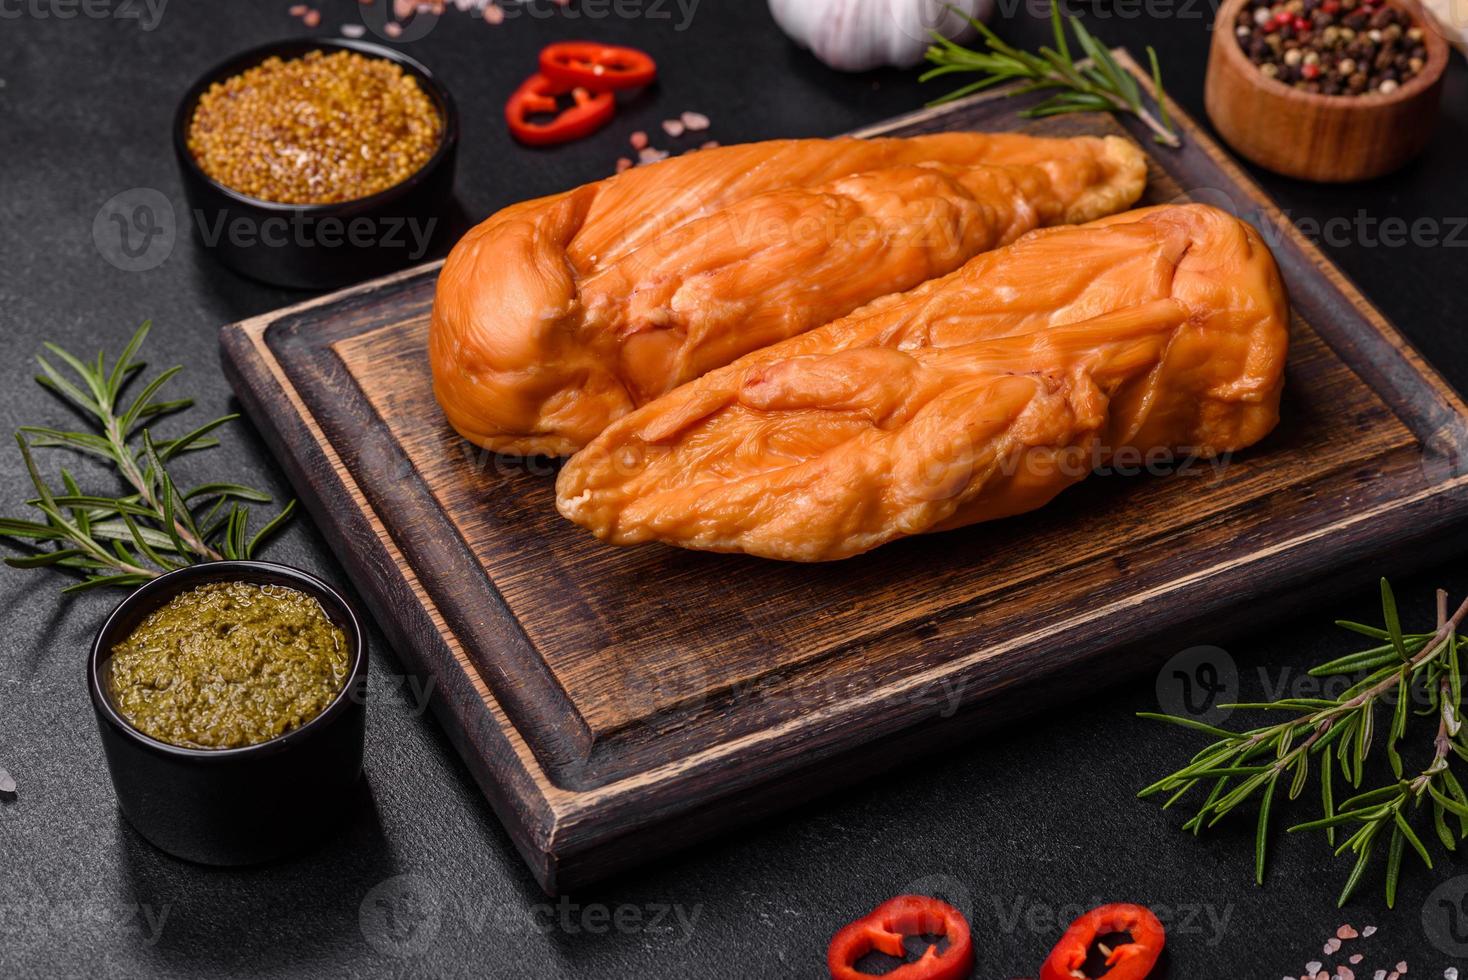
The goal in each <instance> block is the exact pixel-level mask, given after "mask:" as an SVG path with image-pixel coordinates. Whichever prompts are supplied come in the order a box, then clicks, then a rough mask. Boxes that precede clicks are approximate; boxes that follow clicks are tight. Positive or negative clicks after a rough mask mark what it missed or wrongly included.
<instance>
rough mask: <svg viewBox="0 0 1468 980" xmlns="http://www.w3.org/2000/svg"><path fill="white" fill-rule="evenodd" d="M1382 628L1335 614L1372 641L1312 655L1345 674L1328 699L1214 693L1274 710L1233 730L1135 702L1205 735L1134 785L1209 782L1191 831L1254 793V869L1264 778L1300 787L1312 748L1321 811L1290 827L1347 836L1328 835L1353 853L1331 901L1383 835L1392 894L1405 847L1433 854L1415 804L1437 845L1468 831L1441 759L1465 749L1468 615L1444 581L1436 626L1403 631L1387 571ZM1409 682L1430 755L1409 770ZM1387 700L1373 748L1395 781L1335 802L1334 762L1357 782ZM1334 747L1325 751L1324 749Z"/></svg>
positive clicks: (1352, 883) (1264, 832)
mask: <svg viewBox="0 0 1468 980" xmlns="http://www.w3.org/2000/svg"><path fill="white" fill-rule="evenodd" d="M1381 605H1382V620H1383V623H1384V628H1379V627H1375V626H1367V625H1364V624H1361V623H1355V622H1346V621H1339V622H1338V623H1337V625H1339V626H1342V627H1344V628H1345V629H1348V630H1351V631H1353V632H1355V633H1359V634H1362V635H1364V636H1367V637H1369V638H1370V639H1372V640H1373V641H1375V645H1374V646H1371V647H1369V648H1368V649H1365V650H1361V651H1359V652H1357V653H1352V654H1348V655H1347V656H1344V657H1340V658H1338V659H1336V660H1332V661H1331V662H1329V663H1326V664H1321V665H1320V666H1318V667H1315V668H1314V669H1312V670H1311V671H1310V675H1311V676H1314V677H1342V676H1344V677H1348V678H1351V679H1352V680H1353V683H1352V684H1351V686H1350V687H1348V688H1347V689H1346V690H1345V691H1344V692H1343V693H1342V694H1341V695H1340V696H1339V697H1337V698H1335V699H1334V700H1331V699H1325V698H1284V699H1281V700H1278V701H1271V702H1267V703H1256V704H1234V705H1222V706H1221V707H1227V708H1234V709H1255V710H1261V711H1282V712H1287V713H1289V714H1290V715H1291V716H1292V717H1290V718H1288V719H1286V720H1285V721H1282V722H1278V723H1275V724H1272V725H1266V726H1264V727H1261V728H1252V729H1248V730H1245V731H1241V732H1233V731H1228V730H1226V729H1222V728H1216V727H1214V726H1211V725H1205V724H1203V723H1201V722H1198V721H1196V720H1194V719H1191V718H1182V717H1178V716H1174V715H1165V714H1154V713H1151V712H1143V713H1142V714H1141V717H1143V718H1151V719H1155V720H1158V721H1165V722H1170V723H1173V724H1177V725H1181V726H1183V727H1186V728H1190V729H1194V730H1201V731H1205V732H1207V733H1209V734H1211V735H1213V736H1214V737H1215V741H1213V742H1212V743H1210V744H1209V745H1207V746H1205V747H1204V748H1203V750H1202V751H1200V752H1199V753H1198V754H1197V755H1195V756H1193V758H1192V761H1190V762H1189V763H1188V764H1187V765H1186V766H1184V767H1183V768H1181V769H1179V770H1178V771H1176V772H1174V773H1172V774H1171V775H1169V776H1166V777H1165V778H1163V779H1160V780H1158V781H1157V782H1155V783H1153V784H1152V785H1151V786H1148V787H1147V788H1146V789H1144V790H1142V792H1141V793H1140V794H1139V795H1140V796H1143V797H1148V796H1154V795H1157V794H1161V793H1166V794H1169V795H1168V799H1167V802H1166V803H1165V804H1164V806H1165V807H1166V806H1171V805H1172V804H1174V803H1176V802H1177V801H1178V800H1180V799H1182V798H1183V797H1184V796H1186V795H1188V794H1189V793H1190V792H1191V791H1192V790H1194V789H1202V788H1204V787H1206V788H1207V790H1208V792H1207V795H1206V797H1205V798H1204V800H1203V802H1202V804H1201V805H1200V806H1199V808H1198V810H1197V812H1196V813H1195V814H1194V815H1193V817H1192V818H1190V819H1189V820H1188V821H1187V822H1186V823H1185V824H1183V827H1184V829H1188V830H1192V831H1193V832H1194V833H1195V834H1196V833H1201V831H1202V830H1203V828H1205V827H1211V826H1213V825H1214V824H1216V823H1218V822H1219V821H1220V820H1222V819H1223V818H1224V817H1226V816H1227V815H1228V814H1229V813H1231V812H1233V811H1234V810H1236V809H1238V808H1239V807H1240V806H1241V805H1242V804H1243V803H1244V802H1245V801H1247V800H1249V799H1252V798H1255V797H1257V798H1258V799H1259V800H1260V806H1259V814H1258V821H1257V825H1256V830H1255V843H1254V855H1255V858H1254V877H1255V881H1256V882H1258V883H1260V884H1262V883H1263V881H1264V870H1265V855H1266V845H1267V842H1268V833H1269V823H1270V810H1271V804H1272V803H1273V801H1274V797H1275V790H1276V788H1277V787H1278V785H1279V784H1280V782H1281V780H1286V783H1285V785H1286V787H1287V796H1288V799H1289V800H1294V799H1296V798H1297V797H1299V796H1300V794H1301V792H1302V791H1303V790H1304V788H1305V785H1306V782H1307V780H1308V774H1309V772H1310V768H1311V764H1312V759H1313V760H1315V765H1316V767H1317V768H1318V769H1319V772H1320V780H1321V802H1322V807H1323V815H1322V816H1321V817H1320V818H1319V819H1317V820H1310V821H1306V822H1304V823H1297V824H1295V825H1293V826H1291V827H1290V828H1289V832H1290V833H1294V832H1296V831H1303V830H1324V831H1325V832H1326V834H1327V836H1328V837H1329V839H1330V842H1331V844H1332V845H1335V837H1336V831H1337V830H1338V829H1345V830H1349V831H1350V833H1349V836H1347V837H1346V839H1345V840H1344V841H1343V842H1342V843H1341V844H1339V845H1336V847H1335V852H1336V854H1338V855H1339V854H1342V853H1344V852H1346V851H1350V852H1351V853H1352V855H1354V858H1355V861H1354V864H1353V866H1352V869H1351V872H1350V875H1349V876H1348V877H1347V879H1346V884H1345V888H1344V889H1343V890H1342V891H1341V895H1340V899H1339V904H1341V905H1344V904H1345V903H1346V900H1347V899H1349V898H1350V897H1351V894H1352V893H1353V892H1354V891H1355V890H1356V887H1357V886H1358V885H1359V884H1360V882H1361V879H1362V876H1363V875H1364V873H1365V871H1366V868H1367V866H1368V865H1369V864H1370V862H1371V858H1372V856H1373V855H1374V854H1375V853H1376V849H1377V846H1378V845H1379V844H1381V843H1383V842H1385V843H1386V866H1385V872H1386V873H1385V880H1386V901H1387V906H1388V907H1391V906H1393V905H1395V903H1396V896H1397V881H1398V879H1399V877H1400V875H1401V871H1402V861H1403V858H1404V856H1405V854H1406V852H1407V851H1408V850H1411V851H1412V852H1413V853H1414V854H1415V855H1416V856H1417V857H1418V858H1420V859H1421V861H1422V863H1423V864H1425V865H1426V866H1427V867H1429V868H1431V867H1432V856H1431V854H1430V852H1429V850H1428V848H1427V845H1426V843H1424V841H1423V836H1424V834H1423V833H1422V832H1421V831H1420V828H1418V827H1416V826H1414V821H1417V822H1421V821H1420V816H1421V814H1422V811H1423V810H1424V808H1426V810H1427V811H1428V812H1430V814H1431V816H1430V822H1431V825H1432V832H1433V835H1434V836H1436V838H1437V839H1438V841H1439V842H1440V843H1441V844H1442V846H1443V847H1444V848H1446V849H1447V850H1449V851H1454V850H1457V846H1458V842H1459V841H1461V840H1465V839H1468V794H1465V792H1464V790H1463V786H1462V784H1461V783H1460V782H1459V781H1458V778H1457V776H1456V775H1455V774H1454V773H1453V771H1452V761H1453V757H1454V756H1457V757H1459V758H1460V759H1462V760H1464V761H1468V742H1465V741H1464V737H1463V735H1462V729H1461V720H1460V719H1461V711H1462V698H1463V677H1462V671H1461V668H1460V654H1461V651H1462V649H1463V646H1464V644H1465V643H1468V639H1465V638H1463V637H1460V636H1459V635H1458V627H1459V625H1460V624H1461V623H1462V621H1463V618H1464V617H1465V616H1468V599H1465V600H1464V601H1463V603H1462V605H1460V606H1459V607H1458V608H1457V610H1456V611H1454V612H1453V613H1452V615H1448V614H1447V593H1445V592H1442V591H1439V592H1438V594H1437V606H1438V614H1437V629H1436V630H1434V631H1433V632H1431V633H1403V632H1402V626H1401V622H1400V619H1399V617H1398V614H1397V604H1396V598H1395V597H1394V596H1393V594H1392V589H1391V586H1390V585H1389V584H1388V583H1387V581H1386V579H1382V581H1381ZM1414 686H1416V688H1417V689H1418V690H1420V691H1423V692H1425V695H1426V699H1427V703H1426V705H1425V707H1424V708H1423V710H1421V711H1419V712H1417V714H1419V715H1425V716H1431V717H1435V718H1436V719H1437V730H1436V734H1435V737H1434V738H1433V741H1432V756H1431V758H1430V761H1428V763H1427V765H1426V766H1425V767H1424V768H1422V769H1421V770H1420V771H1417V772H1415V773H1409V771H1408V769H1407V766H1406V763H1405V762H1404V761H1403V758H1402V753H1401V751H1400V749H1399V745H1400V744H1401V742H1402V740H1403V738H1404V737H1405V735H1406V732H1407V727H1408V724H1409V721H1410V716H1411V714H1412V710H1411V704H1412V691H1413V688H1414ZM1387 706H1390V710H1389V711H1388V712H1385V714H1389V715H1390V721H1389V722H1388V723H1387V727H1386V732H1385V736H1386V737H1385V740H1384V751H1385V754H1386V758H1387V762H1388V764H1389V765H1390V766H1391V770H1392V775H1393V777H1394V781H1393V782H1391V783H1388V784H1386V785H1383V786H1379V787H1377V788H1375V789H1370V790H1366V791H1364V792H1356V793H1355V794H1354V795H1353V796H1351V797H1349V798H1348V799H1344V800H1341V801H1339V802H1337V801H1336V799H1335V791H1334V787H1333V783H1332V781H1333V778H1334V777H1333V775H1332V773H1333V770H1335V769H1337V768H1338V769H1339V770H1340V775H1341V776H1342V777H1343V778H1344V779H1345V780H1346V781H1347V782H1348V783H1349V784H1350V787H1351V789H1353V790H1358V791H1359V790H1360V789H1361V783H1362V779H1363V774H1364V772H1365V766H1366V759H1367V756H1368V755H1369V753H1370V751H1371V748H1372V745H1373V743H1374V742H1375V741H1376V733H1377V708H1378V707H1387ZM1332 757H1334V758H1332Z"/></svg>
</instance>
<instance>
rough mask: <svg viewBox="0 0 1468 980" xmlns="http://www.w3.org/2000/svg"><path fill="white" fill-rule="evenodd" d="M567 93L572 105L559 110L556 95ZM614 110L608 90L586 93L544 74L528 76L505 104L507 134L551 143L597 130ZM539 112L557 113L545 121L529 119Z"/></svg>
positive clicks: (531, 141)
mask: <svg viewBox="0 0 1468 980" xmlns="http://www.w3.org/2000/svg"><path fill="white" fill-rule="evenodd" d="M567 92H570V93H571V98H572V99H573V100H574V104H573V105H571V106H570V107H568V108H566V109H561V108H560V106H559V105H558V103H557V102H556V96H558V95H565V94H566V93H567ZM616 111H617V102H616V98H615V97H614V96H613V95H612V93H611V92H588V91H587V90H586V89H584V88H580V87H577V86H571V85H566V84H564V83H562V82H557V81H553V80H552V79H549V78H546V77H545V76H544V75H531V76H530V77H529V78H527V79H525V81H524V82H523V83H521V85H520V87H519V88H517V89H515V94H514V95H511V96H510V100H509V101H508V102H506V103H505V121H506V122H508V123H509V124H510V134H511V135H512V136H514V137H515V139H517V140H519V141H520V142H521V143H528V144H529V145H531V146H550V145H552V144H554V143H565V142H567V141H569V140H575V139H580V138H581V137H583V136H586V135H588V134H590V133H594V132H596V131H597V130H598V129H601V128H602V127H603V126H605V125H606V124H607V123H608V122H610V121H611V118H612V115H613V114H614V113H615V112H616ZM539 113H556V116H555V118H554V119H551V120H549V121H548V122H534V121H532V120H531V118H530V117H531V116H532V115H535V114H539Z"/></svg>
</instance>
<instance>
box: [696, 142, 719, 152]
mask: <svg viewBox="0 0 1468 980" xmlns="http://www.w3.org/2000/svg"><path fill="white" fill-rule="evenodd" d="M718 146H719V141H718V140H709V141H708V142H706V143H704V144H702V145H701V146H699V149H700V150H715V149H718Z"/></svg>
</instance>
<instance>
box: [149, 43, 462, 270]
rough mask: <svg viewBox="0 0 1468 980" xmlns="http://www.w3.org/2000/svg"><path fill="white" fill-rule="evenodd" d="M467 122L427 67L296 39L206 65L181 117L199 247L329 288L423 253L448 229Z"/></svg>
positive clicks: (176, 140) (364, 48) (397, 55)
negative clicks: (460, 143)
mask: <svg viewBox="0 0 1468 980" xmlns="http://www.w3.org/2000/svg"><path fill="white" fill-rule="evenodd" d="M458 141H459V121H458V111H457V109H456V108H455V106H454V100H453V98H452V96H451V95H450V94H449V91H448V89H447V88H445V87H444V85H443V84H442V83H441V82H440V81H439V79H438V78H437V77H436V76H435V75H434V73H433V72H432V71H430V70H429V69H428V68H427V67H426V66H425V65H423V64H422V63H421V62H419V61H416V60H415V59H413V58H410V57H408V56H407V55H405V54H403V53H402V52H400V51H396V50H393V49H390V48H385V47H382V46H381V45H376V44H371V43H368V42H366V41H356V40H338V39H331V38H295V39H291V40H287V41H278V42H275V43H273V44H267V45H263V46H261V47H257V48H252V49H250V50H248V51H244V52H241V53H240V54H238V55H235V56H234V57H232V58H230V59H228V60H227V61H224V62H222V63H221V64H218V65H216V66H214V67H213V68H211V69H210V70H209V71H207V72H205V73H204V74H203V75H202V76H200V77H199V79H198V80H197V81H196V82H195V83H194V84H193V85H192V86H190V87H189V89H188V90H187V91H186V92H185V93H184V96H183V98H182V99H181V100H180V102H179V106H178V111H177V113H176V115H175V117H174V122H173V146H174V155H175V157H176V158H177V160H178V165H179V173H180V176H181V178H182V181H183V189H184V193H185V195H186V197H187V199H188V204H189V218H190V224H191V225H192V226H193V228H194V238H195V240H196V241H197V242H198V243H199V245H200V246H201V247H202V248H203V249H204V250H205V251H207V252H209V253H210V254H212V255H213V256H214V257H216V258H217V259H219V260H220V261H221V262H223V263H224V264H225V265H227V266H229V267H230V268H232V269H234V270H235V271H236V272H239V273H241V274H243V275H245V276H248V277H250V278H252V279H258V280H260V281H262V282H268V283H272V284H274V285H279V286H290V287H294V288H297V289H327V288H332V287H336V286H343V285H346V284H348V283H351V282H357V281H360V280H362V279H367V278H371V277H373V276H377V275H382V274H385V273H388V272H391V271H394V270H396V269H400V268H402V267H404V266H407V265H411V264H413V263H416V262H422V261H425V260H426V258H427V254H428V252H429V251H430V250H431V247H432V245H433V243H434V242H436V241H441V240H444V238H445V236H446V235H447V234H448V229H447V227H446V222H447V221H448V219H449V216H450V212H451V204H452V196H453V181H454V163H455V157H456V155H457V150H458Z"/></svg>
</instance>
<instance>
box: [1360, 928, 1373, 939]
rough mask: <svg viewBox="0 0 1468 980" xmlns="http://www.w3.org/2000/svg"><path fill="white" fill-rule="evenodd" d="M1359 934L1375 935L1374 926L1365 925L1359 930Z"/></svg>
mask: <svg viewBox="0 0 1468 980" xmlns="http://www.w3.org/2000/svg"><path fill="white" fill-rule="evenodd" d="M1361 935H1362V936H1367V937H1369V936H1374V935H1376V926H1367V927H1366V928H1364V929H1362V930H1361Z"/></svg>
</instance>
